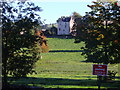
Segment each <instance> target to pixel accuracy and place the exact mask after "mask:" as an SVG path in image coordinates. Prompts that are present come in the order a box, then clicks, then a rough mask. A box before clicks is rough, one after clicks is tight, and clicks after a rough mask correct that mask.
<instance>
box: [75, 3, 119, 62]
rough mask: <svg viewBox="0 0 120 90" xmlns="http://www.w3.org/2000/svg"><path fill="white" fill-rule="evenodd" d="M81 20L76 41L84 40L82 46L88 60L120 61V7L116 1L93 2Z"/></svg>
mask: <svg viewBox="0 0 120 90" xmlns="http://www.w3.org/2000/svg"><path fill="white" fill-rule="evenodd" d="M93 3H94V5H88V7H90V8H91V10H92V11H91V12H88V13H87V15H85V16H84V17H83V18H81V20H80V21H79V27H78V28H79V29H77V37H76V41H75V42H80V41H84V42H85V47H82V49H83V50H84V52H83V53H82V55H86V58H87V61H91V62H94V63H104V64H108V63H111V64H113V63H120V59H119V58H120V48H119V47H120V30H119V28H120V16H119V13H120V7H118V6H116V5H115V4H114V3H102V2H93Z"/></svg>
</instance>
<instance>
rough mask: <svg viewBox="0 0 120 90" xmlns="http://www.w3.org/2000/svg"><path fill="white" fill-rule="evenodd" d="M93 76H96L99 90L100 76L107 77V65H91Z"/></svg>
mask: <svg viewBox="0 0 120 90" xmlns="http://www.w3.org/2000/svg"><path fill="white" fill-rule="evenodd" d="M93 75H97V78H98V90H100V86H101V81H102V76H106V75H107V65H100V64H93Z"/></svg>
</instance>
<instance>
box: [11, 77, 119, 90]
mask: <svg viewBox="0 0 120 90" xmlns="http://www.w3.org/2000/svg"><path fill="white" fill-rule="evenodd" d="M10 79H11V80H13V81H12V84H13V85H15V84H17V85H19V86H20V85H22V86H23V85H24V86H29V85H32V87H34V88H43V87H36V85H37V86H43V85H52V86H53V85H66V86H68V85H69V86H84V87H86V86H90V87H91V86H97V85H98V84H97V80H93V79H63V78H35V77H26V78H20V79H15V78H9V80H10ZM102 86H104V87H106V88H114V87H117V88H120V81H114V83H104V84H103V85H102ZM117 88H116V89H117ZM116 89H115V90H116Z"/></svg>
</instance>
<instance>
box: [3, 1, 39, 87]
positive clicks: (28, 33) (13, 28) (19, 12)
mask: <svg viewBox="0 0 120 90" xmlns="http://www.w3.org/2000/svg"><path fill="white" fill-rule="evenodd" d="M16 4H17V5H16ZM2 5H3V9H2V53H3V54H2V66H3V67H2V75H3V85H4V86H6V85H7V77H8V75H11V76H13V77H25V76H27V74H32V73H34V72H35V71H34V69H33V67H34V64H35V62H36V61H37V60H39V56H40V55H38V54H39V53H38V52H39V51H37V50H38V48H39V47H40V46H39V45H37V46H38V47H35V46H36V44H37V43H38V41H39V42H40V40H41V38H39V39H37V38H36V37H35V35H34V34H32V32H34V27H36V26H38V25H39V24H40V20H39V19H40V16H39V15H38V14H36V13H35V12H37V11H39V12H40V11H41V8H40V7H38V6H35V5H34V3H32V2H17V3H15V2H11V3H7V2H2ZM13 5H14V6H16V7H14V6H13Z"/></svg>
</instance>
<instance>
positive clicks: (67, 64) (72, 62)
mask: <svg viewBox="0 0 120 90" xmlns="http://www.w3.org/2000/svg"><path fill="white" fill-rule="evenodd" d="M48 45H49V48H50V51H53V52H49V53H42V54H41V55H42V59H41V60H39V61H38V62H37V63H36V67H35V68H34V69H35V70H36V72H37V74H33V75H28V77H29V78H26V79H25V78H21V79H19V80H18V81H15V82H13V83H16V84H26V85H35V86H38V87H39V86H41V87H45V88H97V80H96V76H94V75H92V64H93V63H86V62H84V61H85V58H84V56H81V52H82V50H81V49H80V47H82V46H84V43H83V42H82V43H79V44H75V43H74V39H59V38H48ZM71 50H72V51H74V50H75V52H71ZM57 51H59V52H57ZM108 69H111V70H116V71H117V70H118V65H117V64H116V65H108ZM119 84H120V82H118V80H117V79H116V82H114V83H104V84H103V85H102V88H111V87H112V88H114V87H120V86H119Z"/></svg>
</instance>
